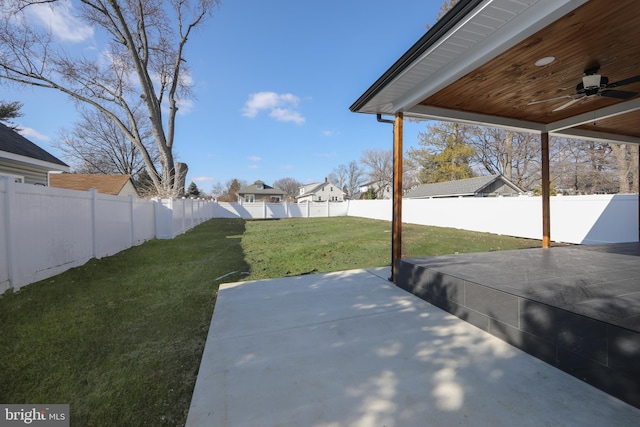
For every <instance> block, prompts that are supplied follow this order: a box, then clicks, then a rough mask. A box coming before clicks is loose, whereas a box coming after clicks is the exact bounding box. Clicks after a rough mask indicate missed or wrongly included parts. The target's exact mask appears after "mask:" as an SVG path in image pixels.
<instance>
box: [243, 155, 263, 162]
mask: <svg viewBox="0 0 640 427" xmlns="http://www.w3.org/2000/svg"><path fill="white" fill-rule="evenodd" d="M247 159H249V160H251V161H252V162H259V161H260V160H262V157H258V156H249V157H247Z"/></svg>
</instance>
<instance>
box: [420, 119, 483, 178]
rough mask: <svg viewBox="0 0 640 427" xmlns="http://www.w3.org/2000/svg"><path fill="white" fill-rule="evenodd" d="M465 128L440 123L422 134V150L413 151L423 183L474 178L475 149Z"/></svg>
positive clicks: (456, 124)
mask: <svg viewBox="0 0 640 427" xmlns="http://www.w3.org/2000/svg"><path fill="white" fill-rule="evenodd" d="M465 130H466V129H465V126H464V125H461V124H458V123H444V122H436V123H434V124H431V125H429V126H427V132H423V133H420V142H419V144H420V146H421V148H413V149H411V150H409V153H408V154H409V157H410V158H411V159H412V160H413V161H414V162H416V164H418V166H419V168H420V171H419V175H418V178H419V180H420V182H421V183H423V184H430V183H434V182H446V181H454V180H458V179H465V178H471V177H472V176H473V170H472V168H471V160H472V158H473V156H474V154H475V150H474V149H473V147H471V146H470V145H469V144H467V143H466V142H465Z"/></svg>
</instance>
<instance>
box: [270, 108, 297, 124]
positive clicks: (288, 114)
mask: <svg viewBox="0 0 640 427" xmlns="http://www.w3.org/2000/svg"><path fill="white" fill-rule="evenodd" d="M269 117H271V118H273V119H276V120H277V121H279V122H294V123H297V124H299V125H301V124H302V123H304V117H302V116H301V115H300V113H299V112H297V111H295V110H290V109H287V108H274V109H273V110H271V112H270V113H269Z"/></svg>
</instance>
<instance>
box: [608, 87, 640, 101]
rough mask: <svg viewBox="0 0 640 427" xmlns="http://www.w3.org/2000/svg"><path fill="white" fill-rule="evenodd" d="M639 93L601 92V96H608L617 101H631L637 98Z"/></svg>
mask: <svg viewBox="0 0 640 427" xmlns="http://www.w3.org/2000/svg"><path fill="white" fill-rule="evenodd" d="M637 94H638V92H628V91H626V90H607V89H605V90H603V91H602V92H600V96H607V97H609V98H617V99H629V98H632V97H634V96H636V95H637Z"/></svg>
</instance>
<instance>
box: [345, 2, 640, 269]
mask: <svg viewBox="0 0 640 427" xmlns="http://www.w3.org/2000/svg"><path fill="white" fill-rule="evenodd" d="M638 28H640V3H639V2H637V0H618V1H615V2H612V1H608V0H459V1H458V3H456V5H455V6H454V7H453V8H452V9H451V10H450V11H449V12H448V13H447V14H446V15H445V16H444V17H443V18H442V19H441V20H440V21H438V22H437V23H436V24H435V25H434V26H433V27H431V29H429V31H427V33H426V34H425V35H424V36H423V37H421V38H420V40H418V41H417V42H416V43H415V44H414V45H413V46H412V47H411V48H410V49H409V50H408V51H407V52H406V53H405V54H404V55H402V57H400V58H399V59H398V60H397V61H396V62H395V64H393V65H392V66H391V68H389V70H387V71H386V72H385V73H384V74H383V75H382V76H381V77H380V78H379V79H378V80H377V81H376V82H375V83H374V84H373V85H372V86H371V87H370V88H369V89H367V91H366V92H364V93H363V94H362V95H361V96H360V98H358V100H356V102H355V103H353V105H351V107H350V110H351V111H352V112H357V113H365V114H375V115H377V116H378V120H379V121H383V122H389V123H393V124H394V159H396V160H394V197H393V200H394V204H393V237H392V242H393V243H392V257H391V258H392V266H393V267H394V269H393V272H392V280H394V281H395V262H396V260H397V259H399V258H400V257H401V235H402V233H401V229H402V225H401V224H402V180H401V177H402V162H401V161H400V159H402V143H403V142H402V127H403V125H402V123H403V119H404V118H405V117H408V118H415V119H422V120H445V121H455V122H462V123H470V124H478V125H485V126H491V127H499V128H505V129H511V130H515V131H528V132H535V133H539V134H540V135H541V163H542V222H543V236H541V237H542V245H543V247H545V248H546V247H549V246H550V241H551V240H550V239H551V238H550V207H549V206H550V202H549V195H550V185H549V135H550V134H551V135H554V134H555V135H560V136H566V137H570V138H581V139H589V140H596V141H605V142H612V143H632V144H640V96H639V95H640V39H639V38H638V37H637V36H636V35H637V34H638ZM382 115H395V120H394V121H391V120H385V119H382ZM639 218H640V217H639ZM639 223H640V219H639Z"/></svg>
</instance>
